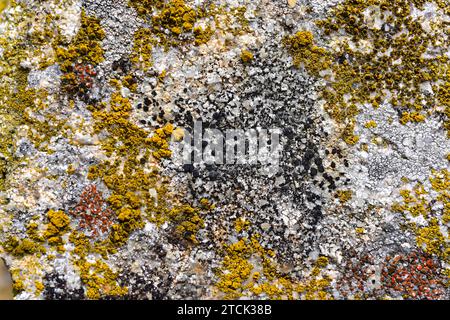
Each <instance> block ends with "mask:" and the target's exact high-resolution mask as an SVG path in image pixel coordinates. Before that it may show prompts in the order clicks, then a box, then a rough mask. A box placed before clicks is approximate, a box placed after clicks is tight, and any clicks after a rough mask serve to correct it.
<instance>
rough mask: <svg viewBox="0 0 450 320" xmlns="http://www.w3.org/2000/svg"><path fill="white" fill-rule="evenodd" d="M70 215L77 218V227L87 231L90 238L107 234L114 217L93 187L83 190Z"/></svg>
mask: <svg viewBox="0 0 450 320" xmlns="http://www.w3.org/2000/svg"><path fill="white" fill-rule="evenodd" d="M70 214H71V215H72V216H74V217H77V218H79V227H80V228H81V229H85V230H88V231H89V234H90V236H91V237H97V236H98V235H100V234H105V233H107V232H108V231H109V229H110V227H111V226H112V224H113V219H114V216H115V215H114V212H113V211H112V210H111V209H110V208H108V207H107V204H106V202H105V200H104V199H103V195H102V193H101V192H99V191H98V190H97V187H96V186H95V185H90V186H88V187H86V188H85V189H84V191H83V193H82V194H81V197H80V201H79V203H78V205H77V206H76V207H75V209H74V210H73V211H71V212H70Z"/></svg>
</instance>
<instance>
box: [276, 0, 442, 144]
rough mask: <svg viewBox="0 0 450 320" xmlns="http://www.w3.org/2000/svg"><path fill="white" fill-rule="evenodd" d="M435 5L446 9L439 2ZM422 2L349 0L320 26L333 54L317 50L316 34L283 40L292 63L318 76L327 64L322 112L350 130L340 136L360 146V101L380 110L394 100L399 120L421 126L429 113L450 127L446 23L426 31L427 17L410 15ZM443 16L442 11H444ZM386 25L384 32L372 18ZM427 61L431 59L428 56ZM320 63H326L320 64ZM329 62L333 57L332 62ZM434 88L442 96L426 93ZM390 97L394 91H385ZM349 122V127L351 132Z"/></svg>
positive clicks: (335, 9) (319, 22) (338, 7)
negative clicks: (357, 123) (354, 124)
mask: <svg viewBox="0 0 450 320" xmlns="http://www.w3.org/2000/svg"><path fill="white" fill-rule="evenodd" d="M430 2H434V3H436V4H437V5H438V7H440V8H441V9H442V11H444V12H445V10H446V9H445V6H444V7H443V6H442V1H430ZM423 4H424V2H423V1H413V2H411V1H405V0H394V1H388V0H369V1H354V0H346V1H344V2H343V3H341V4H339V5H337V6H336V7H335V8H334V9H333V10H332V14H331V15H330V16H329V18H327V19H325V20H320V21H318V22H317V25H318V26H319V27H320V29H321V30H322V32H323V33H324V34H325V35H327V36H330V42H329V45H330V46H329V49H328V50H329V52H328V53H323V54H322V52H321V51H317V52H314V50H312V51H313V54H311V55H308V53H309V51H311V49H309V48H313V39H312V35H311V33H310V32H308V31H300V32H298V33H297V34H295V35H294V36H291V37H287V38H286V39H285V40H284V43H285V45H286V46H287V48H288V51H289V52H290V54H291V55H292V56H293V59H294V65H296V66H299V65H304V66H305V68H306V69H307V70H308V71H309V72H311V73H312V74H313V75H315V76H317V75H318V71H320V70H321V69H324V68H323V67H322V65H323V64H325V65H326V66H329V69H330V70H331V73H329V74H328V73H327V76H324V78H325V80H326V81H327V82H328V85H327V86H326V87H325V88H324V90H323V91H322V96H323V98H324V99H325V100H326V102H327V103H326V104H325V106H324V107H325V110H326V111H327V112H328V113H329V114H330V116H331V117H332V118H333V119H334V120H336V121H337V123H338V124H340V125H342V128H344V130H347V133H346V134H344V135H343V136H342V138H343V139H344V140H345V141H346V142H347V143H348V144H350V145H353V144H355V143H356V142H357V137H356V136H355V135H354V134H353V133H352V132H353V130H354V127H352V126H351V123H352V122H354V117H355V115H356V113H355V111H356V110H357V109H358V106H360V105H362V104H371V105H372V106H373V107H374V108H377V107H378V106H379V105H380V104H381V103H382V102H383V101H385V102H390V103H391V104H392V105H393V107H394V108H397V109H399V110H400V111H401V112H402V116H401V118H400V122H401V123H402V124H406V123H409V122H414V123H417V122H422V121H424V120H425V118H426V117H427V115H429V114H435V113H438V114H443V115H444V116H445V117H446V119H447V120H446V122H445V124H444V125H445V127H446V128H447V130H449V128H450V125H448V123H449V121H448V119H449V111H448V110H449V101H450V99H449V96H450V94H449V92H450V91H449V90H448V88H449V81H448V73H449V71H448V70H450V69H449V58H448V57H447V56H446V55H445V53H444V52H445V51H446V47H445V45H444V43H446V37H447V33H446V31H445V30H446V28H445V27H444V24H445V22H444V21H445V19H440V20H439V21H435V22H434V23H433V25H432V27H431V28H430V30H425V28H424V27H423V25H424V24H423V22H425V21H426V19H427V17H426V16H420V17H414V18H413V17H412V14H411V13H412V7H413V6H415V7H416V8H419V9H422V8H423ZM442 11H441V13H439V14H442V13H443V12H442ZM378 20H379V21H381V22H382V23H383V27H382V28H381V27H380V26H381V25H380V26H379V25H378V24H377V23H375V21H378ZM425 57H426V58H425ZM321 58H323V61H324V62H323V63H321V60H320V59H321ZM327 59H328V60H327ZM423 84H426V85H428V86H429V87H430V86H431V88H432V90H433V92H435V93H437V94H432V95H430V94H427V93H426V92H424V91H423V90H421V86H422V85H423ZM388 93H389V94H388ZM349 125H350V127H349ZM449 134H450V133H449Z"/></svg>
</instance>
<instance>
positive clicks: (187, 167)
mask: <svg viewBox="0 0 450 320" xmlns="http://www.w3.org/2000/svg"><path fill="white" fill-rule="evenodd" d="M183 170H184V172H193V171H194V165H193V164H190V163H189V164H184V165H183Z"/></svg>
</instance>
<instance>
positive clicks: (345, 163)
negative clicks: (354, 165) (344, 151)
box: [344, 159, 349, 168]
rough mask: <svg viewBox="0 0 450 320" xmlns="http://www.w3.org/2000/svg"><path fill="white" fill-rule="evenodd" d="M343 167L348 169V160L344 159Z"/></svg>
mask: <svg viewBox="0 0 450 320" xmlns="http://www.w3.org/2000/svg"><path fill="white" fill-rule="evenodd" d="M344 166H346V167H347V168H348V166H349V164H348V160H347V159H344Z"/></svg>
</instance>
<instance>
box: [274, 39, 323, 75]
mask: <svg viewBox="0 0 450 320" xmlns="http://www.w3.org/2000/svg"><path fill="white" fill-rule="evenodd" d="M283 44H284V45H285V47H286V48H287V50H288V52H289V53H290V55H291V56H292V59H293V64H294V66H295V67H297V68H299V67H301V66H303V67H304V68H305V69H306V70H308V71H309V72H311V73H312V74H313V75H315V76H318V75H319V72H320V71H322V70H326V69H328V68H329V67H330V65H331V64H330V58H329V56H328V53H327V51H326V50H325V49H323V48H320V47H317V46H315V45H314V41H313V35H312V33H311V32H309V31H299V32H297V33H296V34H295V35H293V36H290V37H285V38H284V39H283Z"/></svg>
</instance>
